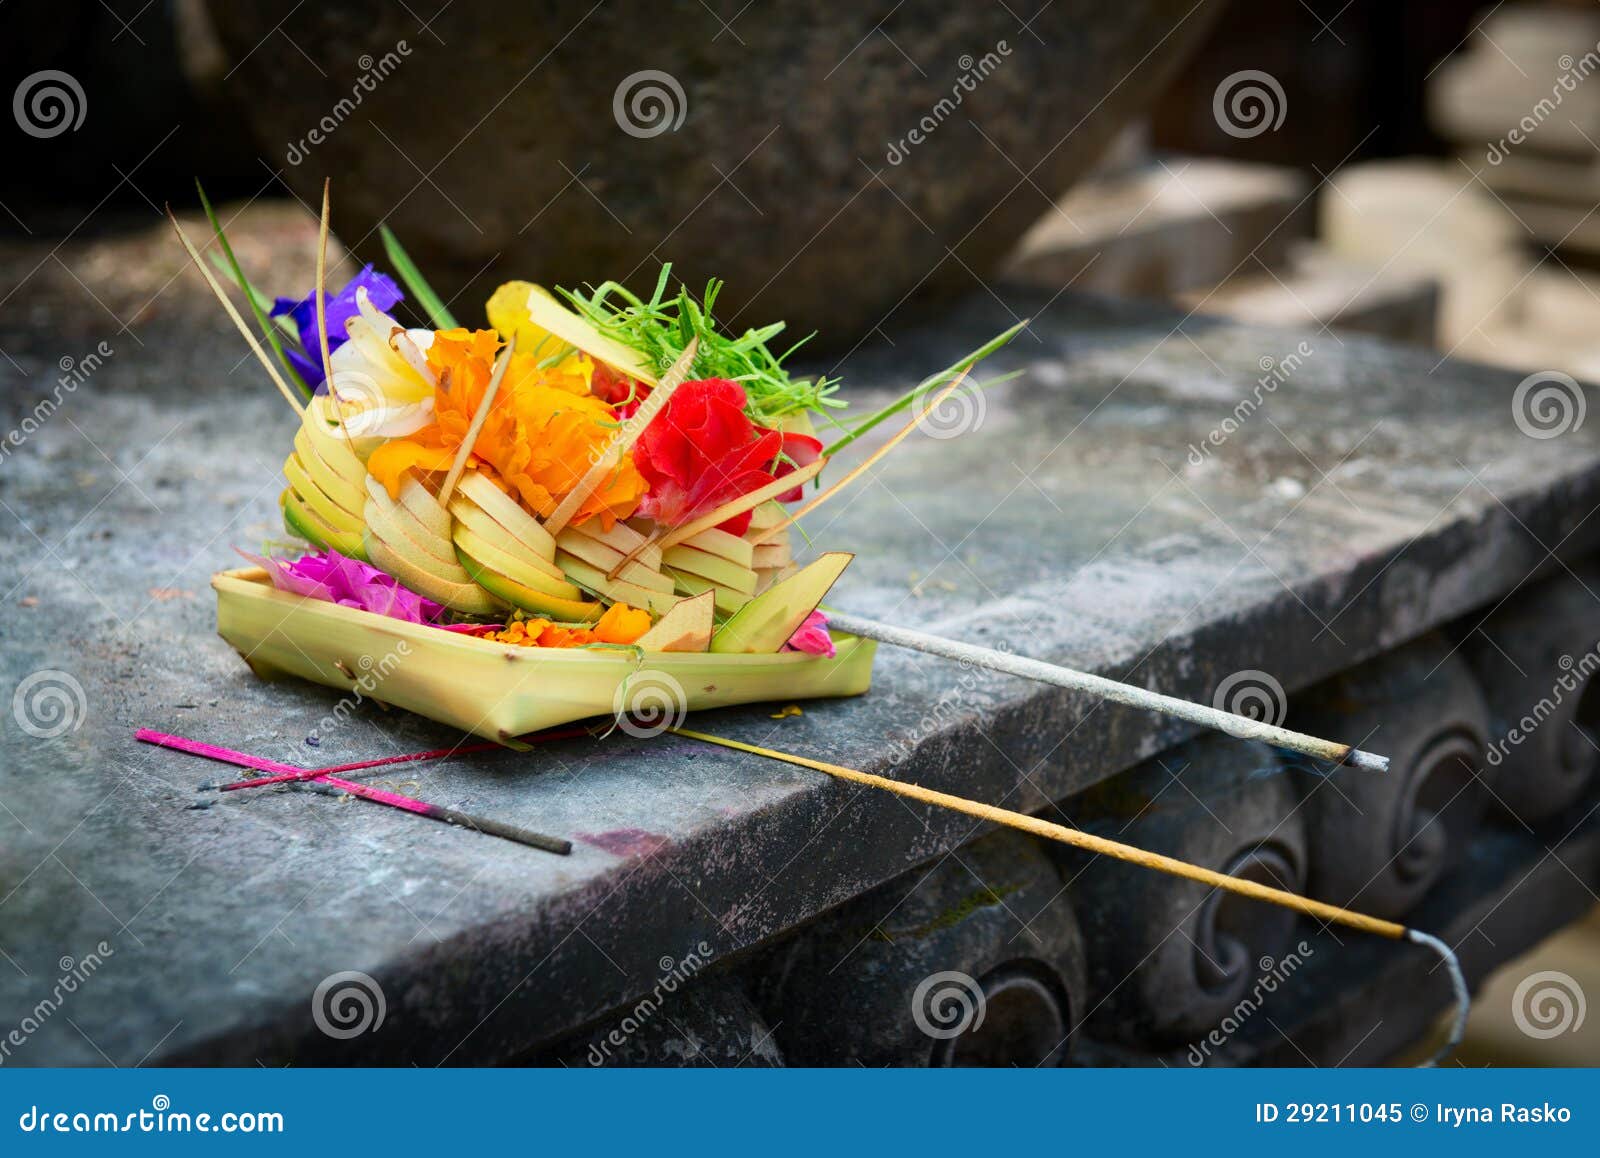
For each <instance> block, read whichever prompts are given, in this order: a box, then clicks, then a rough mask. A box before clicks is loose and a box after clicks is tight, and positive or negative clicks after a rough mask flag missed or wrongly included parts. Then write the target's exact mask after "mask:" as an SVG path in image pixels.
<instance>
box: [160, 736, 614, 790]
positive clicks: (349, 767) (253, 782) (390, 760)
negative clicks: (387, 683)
mask: <svg viewBox="0 0 1600 1158" xmlns="http://www.w3.org/2000/svg"><path fill="white" fill-rule="evenodd" d="M588 735H592V733H591V732H590V731H589V729H588V728H556V729H553V730H551V731H548V732H539V733H537V734H535V735H532V736H524V737H522V741H523V743H527V744H542V743H545V742H547V741H550V740H571V739H576V738H577V737H579V736H588ZM151 742H152V743H156V742H157V741H151ZM504 750H505V746H504V745H503V744H496V743H493V742H492V741H484V742H483V743H481V744H462V745H461V746H460V747H456V748H430V749H429V750H428V751H426V752H408V753H406V754H405V755H402V756H383V757H380V758H378V759H376V760H357V761H356V762H355V763H353V764H330V765H329V766H328V767H326V768H303V769H300V770H299V771H295V772H279V773H277V774H276V775H273V776H256V777H254V778H252V779H250V780H235V781H233V783H231V784H223V785H221V786H220V787H218V789H217V791H218V792H237V791H239V789H241V788H266V787H269V786H270V785H273V784H289V783H293V782H294V781H297V780H315V779H317V778H318V777H321V776H324V775H327V774H329V773H332V772H358V771H360V770H361V769H363V768H383V767H387V766H388V765H390V764H410V763H412V762H414V761H417V760H442V759H445V758H446V757H449V756H458V755H461V754H463V753H468V752H495V751H504ZM200 754H201V755H205V753H200ZM245 766H246V767H257V766H256V765H253V764H250V765H245ZM259 770H260V771H264V772H270V771H272V769H270V768H262V769H259Z"/></svg>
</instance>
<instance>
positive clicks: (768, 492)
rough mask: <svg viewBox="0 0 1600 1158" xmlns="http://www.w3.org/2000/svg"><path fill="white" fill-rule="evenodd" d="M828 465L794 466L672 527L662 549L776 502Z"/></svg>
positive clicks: (826, 462)
mask: <svg viewBox="0 0 1600 1158" xmlns="http://www.w3.org/2000/svg"><path fill="white" fill-rule="evenodd" d="M827 465H828V460H827V459H825V458H819V459H817V461H816V462H813V463H808V464H807V465H805V466H802V467H796V468H795V469H794V470H792V471H790V472H789V473H788V474H786V475H784V476H783V477H782V478H780V479H776V480H774V481H773V482H770V483H768V484H767V485H766V486H764V487H761V488H760V489H759V490H753V491H751V492H750V493H749V494H746V495H740V496H739V497H738V498H736V499H734V500H733V501H732V502H728V503H723V504H722V505H721V506H720V507H718V508H717V509H716V510H714V511H709V512H707V513H706V514H703V515H701V516H700V517H699V518H698V519H695V520H694V521H693V522H692V523H685V524H683V526H681V527H674V528H673V529H672V530H670V531H668V532H667V533H666V534H665V535H663V536H662V537H661V549H662V550H666V549H667V548H668V547H674V546H677V545H678V544H679V543H681V542H683V541H684V540H685V539H692V538H694V537H695V536H696V535H698V534H699V533H700V532H701V531H706V530H710V529H711V528H712V527H714V526H716V525H717V524H718V523H725V522H727V521H728V520H729V519H731V518H733V516H735V515H742V514H744V513H745V512H746V511H751V510H754V509H755V508H756V507H759V506H760V505H761V504H762V503H764V502H766V501H767V500H769V499H775V498H777V497H778V496H779V495H781V494H782V493H783V492H784V491H788V490H793V489H794V488H795V487H798V486H804V485H805V484H806V483H808V482H810V481H811V480H812V479H814V478H816V477H817V475H818V474H819V473H820V472H821V470H822V468H823V467H825V466H827Z"/></svg>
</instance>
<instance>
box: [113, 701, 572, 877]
mask: <svg viewBox="0 0 1600 1158" xmlns="http://www.w3.org/2000/svg"><path fill="white" fill-rule="evenodd" d="M133 735H134V739H136V740H142V741H144V742H145V743H147V744H155V745H156V746H158V747H161V748H171V749H174V750H176V751H179V752H188V753H190V754H191V755H194V756H204V757H206V758H207V759H210V760H221V761H223V762H224V763H228V764H238V765H240V766H242V767H245V768H256V769H259V770H260V771H263V772H272V773H274V774H277V775H280V776H293V777H295V778H303V779H307V780H310V781H313V782H315V783H318V784H326V785H328V786H329V787H330V788H337V789H339V790H340V791H341V792H348V793H349V794H350V795H352V796H354V797H357V798H358V799H360V800H370V801H371V802H372V803H374V804H382V805H386V806H387V807H389V808H398V809H400V810H401V811H402V812H409V813H411V814H412V815H413V816H423V817H426V818H427V819H429V820H438V821H443V822H444V823H446V824H453V825H456V826H457V827H459V828H470V829H472V830H474V831H476V832H481V833H485V834H486V835H489V836H498V837H500V838H501V839H503V840H511V841H515V842H516V843H518V844H525V845H528V846H529V847H531V848H538V849H543V850H544V851H546V852H553V853H557V854H558V855H561V856H566V855H567V854H568V853H570V852H571V851H572V842H571V841H570V840H565V839H562V838H561V837H555V836H546V835H544V834H543V833H539V832H531V831H529V830H528V829H525V828H519V827H517V826H516V825H514V824H506V823H504V822H503V821H499V820H494V819H491V818H490V817H486V816H474V815H472V814H471V813H467V812H461V811H459V810H458V809H454V808H446V807H444V806H443V805H439V804H429V803H428V802H427V801H426V800H417V799H416V798H414V797H411V796H402V795H401V794H400V793H398V792H390V791H388V790H387V789H383V788H374V787H373V786H372V785H370V784H361V783H359V782H357V781H355V780H343V779H340V778H339V777H337V776H329V775H328V774H327V773H325V772H323V773H318V772H315V771H313V770H311V769H306V768H297V767H295V766H294V765H293V764H283V763H280V762H279V761H277V760H267V759H264V758H263V757H260V756H251V755H249V754H248V753H246V752H235V751H234V750H233V749H231V748H223V747H219V746H218V745H216V744H207V743H205V742H204V741H202V740H191V739H189V738H188V737H187V736H175V735H172V734H170V733H167V732H156V731H152V730H151V729H148V728H140V729H139V730H138V731H136V732H135V733H134V734H133ZM308 772H309V773H310V775H304V774H305V773H308Z"/></svg>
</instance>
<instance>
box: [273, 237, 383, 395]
mask: <svg viewBox="0 0 1600 1158" xmlns="http://www.w3.org/2000/svg"><path fill="white" fill-rule="evenodd" d="M358 289H364V290H366V291H367V297H368V298H369V299H370V300H371V301H372V305H373V308H374V309H377V310H380V311H383V312H385V313H387V312H388V311H389V310H392V309H393V308H394V307H395V305H396V304H397V303H398V302H399V301H400V300H401V299H402V298H403V297H404V296H405V295H404V294H402V293H401V292H400V287H399V286H397V285H395V284H394V282H393V280H391V279H390V278H389V276H388V275H387V274H381V273H379V272H378V271H377V270H375V269H373V268H372V266H370V265H369V266H367V267H366V268H365V269H363V270H362V271H361V272H360V273H358V274H356V276H355V277H353V278H351V279H350V280H349V282H347V283H346V284H345V287H344V289H342V290H340V291H339V292H338V293H336V294H329V295H328V301H327V306H326V309H327V312H328V352H329V353H332V352H333V351H334V350H337V349H338V348H339V347H340V346H342V345H344V344H345V341H346V337H345V330H344V327H345V323H346V322H348V321H349V320H350V319H351V318H353V317H355V316H356V315H357V314H358V313H359V312H360V310H359V309H358V308H357V307H356V290H358ZM284 314H288V315H289V319H290V320H291V321H293V322H294V324H295V328H296V329H297V330H299V331H300V347H301V350H303V351H304V353H301V352H300V350H285V351H284V353H285V354H287V355H288V356H289V362H290V364H291V365H293V366H294V368H295V370H296V371H297V372H298V373H299V375H300V377H301V378H303V379H304V380H305V383H306V385H307V386H314V387H316V389H317V393H319V394H321V393H324V392H325V391H324V390H323V382H322V334H321V333H320V332H319V331H318V329H317V291H316V290H312V291H311V292H310V293H309V294H307V295H306V296H305V297H303V298H301V299H300V300H299V301H296V300H295V299H294V298H278V299H277V300H276V301H274V302H273V303H272V316H273V317H275V318H276V317H281V316H282V315H284Z"/></svg>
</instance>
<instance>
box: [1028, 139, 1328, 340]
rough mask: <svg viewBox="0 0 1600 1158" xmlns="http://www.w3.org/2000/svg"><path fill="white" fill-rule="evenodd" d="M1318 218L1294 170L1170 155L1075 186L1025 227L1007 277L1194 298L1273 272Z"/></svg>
mask: <svg viewBox="0 0 1600 1158" xmlns="http://www.w3.org/2000/svg"><path fill="white" fill-rule="evenodd" d="M1315 225H1316V210H1315V206H1314V205H1313V203H1312V198H1311V189H1310V183H1309V182H1308V181H1307V180H1306V178H1305V177H1304V176H1303V175H1301V174H1300V173H1299V172H1298V171H1296V170H1294V169H1288V168H1283V167H1280V166H1276V165H1246V164H1241V163H1238V162H1234V161H1218V160H1212V159H1210V158H1205V157H1183V156H1174V157H1171V158H1170V159H1162V160H1158V161H1151V162H1148V163H1146V164H1143V165H1141V166H1140V167H1138V168H1137V169H1135V170H1133V171H1131V172H1116V171H1113V172H1110V173H1107V174H1105V175H1104V176H1100V177H1096V178H1094V179H1091V180H1086V181H1084V182H1082V183H1081V184H1079V185H1077V186H1076V187H1075V188H1073V190H1072V191H1071V192H1070V193H1068V194H1067V195H1066V196H1064V197H1062V198H1061V199H1060V201H1058V202H1057V203H1056V204H1055V205H1054V206H1052V207H1051V208H1050V209H1049V210H1047V211H1046V212H1045V213H1044V214H1043V215H1042V216H1041V217H1040V218H1039V220H1038V221H1036V222H1035V223H1034V225H1033V227H1032V228H1031V229H1029V230H1028V232H1027V233H1025V234H1024V235H1023V237H1022V240H1021V241H1019V242H1018V243H1017V250H1016V252H1015V253H1014V254H1012V255H1011V257H1010V259H1009V260H1008V261H1007V263H1006V266H1005V268H1004V269H1003V270H1002V271H1001V277H1002V278H1003V279H1004V280H1005V281H1007V282H1016V283H1017V284H1019V285H1025V286H1033V287H1036V288H1039V289H1046V290H1049V291H1050V292H1052V293H1054V292H1055V291H1056V290H1058V289H1060V288H1061V287H1063V286H1067V285H1070V286H1071V287H1072V288H1073V289H1074V290H1076V291H1077V292H1079V293H1103V294H1114V295H1117V296H1120V297H1148V298H1163V299H1164V298H1170V297H1176V296H1177V295H1179V294H1181V293H1184V292H1185V291H1193V292H1195V293H1196V295H1197V296H1198V294H1199V293H1200V291H1202V290H1207V289H1209V288H1210V287H1212V286H1215V285H1216V284H1217V283H1218V282H1222V281H1226V280H1227V279H1228V278H1231V277H1233V276H1235V275H1236V274H1242V275H1247V276H1248V275H1252V274H1259V273H1261V272H1262V271H1263V270H1265V271H1266V274H1265V275H1263V276H1268V277H1270V276H1272V274H1273V272H1274V271H1276V270H1280V269H1283V268H1285V267H1286V266H1288V264H1289V261H1290V257H1291V250H1292V248H1293V247H1294V246H1295V245H1296V244H1297V243H1299V242H1303V241H1305V240H1306V239H1308V238H1310V236H1311V233H1312V230H1313V228H1314V227H1315ZM1212 312H1213V313H1219V312H1222V311H1218V310H1214V311H1212Z"/></svg>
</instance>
